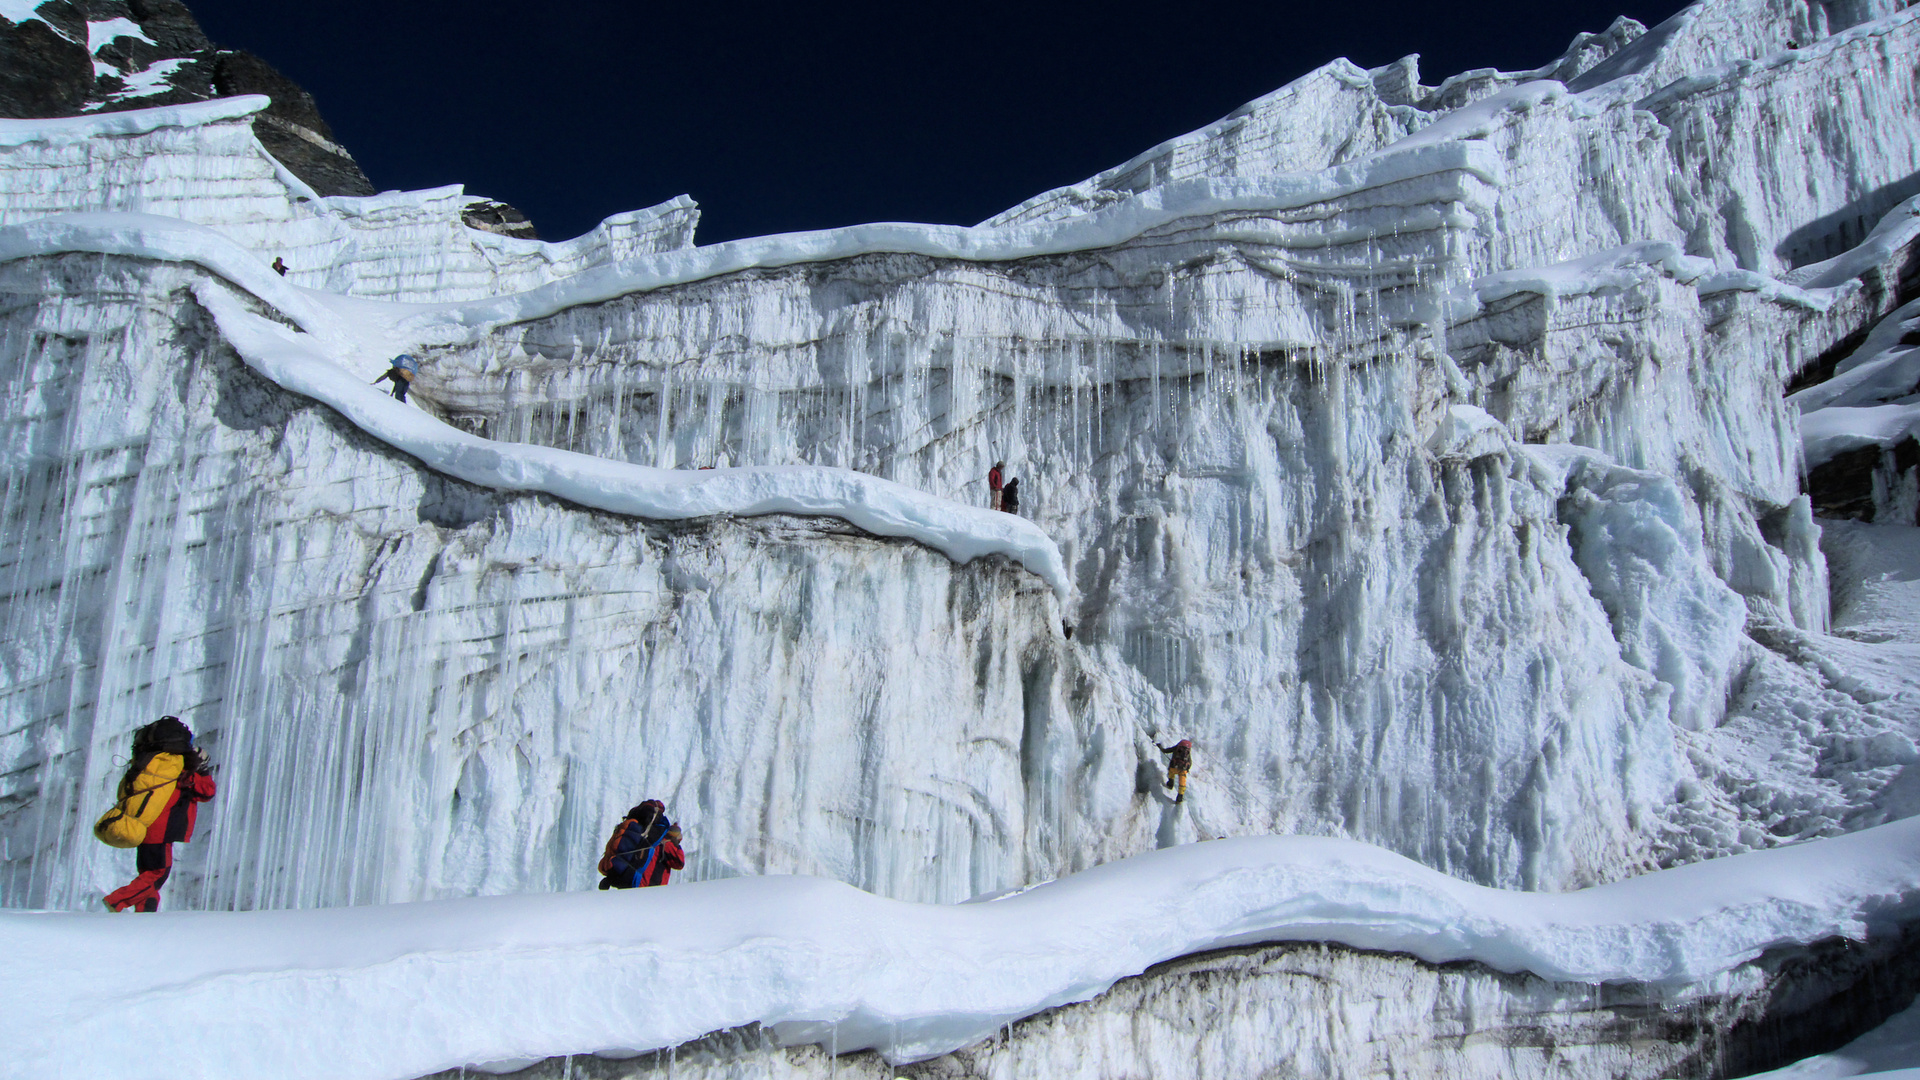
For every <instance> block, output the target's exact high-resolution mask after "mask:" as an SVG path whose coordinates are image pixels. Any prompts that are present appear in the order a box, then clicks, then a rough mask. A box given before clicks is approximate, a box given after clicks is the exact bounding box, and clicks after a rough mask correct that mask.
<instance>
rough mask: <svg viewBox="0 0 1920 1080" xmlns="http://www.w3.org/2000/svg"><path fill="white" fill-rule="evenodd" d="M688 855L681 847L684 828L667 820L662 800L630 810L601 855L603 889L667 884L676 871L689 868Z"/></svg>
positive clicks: (614, 828)
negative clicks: (681, 829)
mask: <svg viewBox="0 0 1920 1080" xmlns="http://www.w3.org/2000/svg"><path fill="white" fill-rule="evenodd" d="M686 865H687V853H686V852H685V851H683V850H681V848H680V826H678V825H675V824H674V823H673V822H671V821H668V820H667V807H666V804H664V803H662V802H661V801H660V800H658V799H648V800H647V801H646V802H643V803H641V804H640V805H638V806H636V807H634V808H633V809H631V810H628V811H627V816H626V817H624V818H622V819H621V820H620V824H618V825H615V826H614V827H613V835H612V836H610V837H608V838H607V848H606V851H605V853H604V854H602V855H601V856H600V873H601V874H602V875H604V876H603V877H601V879H600V887H601V888H602V889H642V888H647V887H649V886H653V885H665V884H666V883H667V880H668V879H669V878H670V877H672V876H673V872H674V871H675V870H681V869H685V867H686Z"/></svg>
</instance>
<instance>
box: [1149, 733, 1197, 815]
mask: <svg viewBox="0 0 1920 1080" xmlns="http://www.w3.org/2000/svg"><path fill="white" fill-rule="evenodd" d="M1153 745H1155V746H1158V747H1160V752H1161V753H1163V754H1172V755H1173V757H1172V758H1170V759H1168V761H1167V787H1168V789H1169V790H1171V789H1172V787H1173V782H1174V780H1176V779H1178V780H1179V781H1180V793H1179V794H1178V795H1175V796H1174V797H1173V801H1174V802H1185V801H1186V800H1187V770H1189V769H1191V768H1193V740H1192V739H1181V740H1180V741H1179V742H1177V743H1174V744H1173V745H1172V746H1160V744H1159V743H1157V742H1156V743H1154V744H1153Z"/></svg>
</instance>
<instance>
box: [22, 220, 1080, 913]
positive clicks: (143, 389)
mask: <svg viewBox="0 0 1920 1080" xmlns="http://www.w3.org/2000/svg"><path fill="white" fill-rule="evenodd" d="M199 276H200V272H198V271H197V270H195V269H193V268H186V267H181V268H172V267H167V266H165V265H164V264H158V265H156V264H146V263H140V262H136V261H132V260H120V259H109V258H105V257H101V256H90V255H67V256H60V257H56V258H48V259H40V260H31V261H17V262H12V263H8V264H6V265H5V266H4V267H0V277H4V285H0V290H3V291H4V292H5V293H6V294H7V295H9V296H11V297H13V298H15V301H16V303H14V304H13V305H10V307H9V310H8V311H7V314H6V317H5V325H4V329H0V335H3V339H4V340H5V341H6V342H7V348H6V349H5V355H6V356H7V357H8V358H9V363H8V366H7V369H6V372H5V385H7V386H8V387H9V390H10V392H11V394H12V398H11V400H13V401H15V402H20V403H27V407H26V408H25V409H23V410H22V411H20V412H19V413H16V414H15V416H14V417H13V419H12V420H11V422H10V423H9V424H8V425H7V429H8V434H7V462H8V469H7V483H6V487H5V492H4V502H3V503H0V517H3V518H4V520H5V521H6V529H7V533H8V535H10V536H14V537H16V538H17V541H16V543H14V544H12V545H9V551H8V554H7V557H6V560H5V563H4V565H0V581H4V582H5V586H4V588H5V595H6V596H7V597H8V598H9V601H8V604H7V605H6V609H5V613H4V619H5V624H4V631H0V638H4V639H5V642H6V645H5V646H4V648H5V657H6V670H7V672H8V680H7V693H6V695H5V701H6V708H7V709H8V713H9V716H10V717H11V718H12V719H11V720H10V722H9V725H8V730H9V732H10V734H9V735H8V737H7V744H6V753H7V760H8V761H9V762H10V763H11V766H12V768H13V769H14V770H16V771H15V772H14V773H13V779H12V780H11V781H10V787H9V789H8V790H9V795H10V803H11V805H12V806H14V807H15V812H14V813H12V814H10V815H8V816H7V818H6V822H5V826H4V829H5V836H6V844H7V847H6V851H7V860H6V863H5V879H4V884H0V889H4V891H5V894H6V895H7V897H8V898H9V903H12V904H16V905H17V904H23V903H24V904H33V905H41V904H48V905H53V906H73V905H84V904H87V903H89V902H91V900H92V894H93V893H95V892H98V891H99V890H100V889H102V888H104V887H108V886H110V885H111V884H112V883H113V881H114V879H115V878H116V877H119V876H124V874H123V870H124V868H123V867H121V866H119V865H118V864H119V863H121V862H124V861H125V860H124V858H122V857H120V853H118V852H113V851H110V850H108V849H106V848H104V847H101V846H100V845H99V844H97V843H96V842H94V841H93V840H92V839H91V838H90V837H89V836H88V834H87V832H86V827H87V825H88V824H89V823H90V820H91V818H92V817H93V816H94V815H95V814H97V813H98V810H97V808H95V807H94V806H93V805H92V804H93V803H94V802H97V801H99V795H100V793H101V792H103V791H106V790H108V788H109V787H110V786H111V780H112V777H113V776H116V775H117V771H118V767H119V764H120V762H121V759H120V758H119V757H117V756H116V755H119V754H123V753H124V747H123V746H122V744H123V743H124V742H125V739H126V732H127V731H128V730H130V729H131V727H132V726H133V725H135V724H138V723H140V722H141V718H143V717H145V716H146V714H148V713H150V712H154V711H155V710H167V709H172V710H174V711H177V712H181V713H183V714H184V715H188V716H192V717H194V718H196V720H197V724H198V727H199V729H200V730H201V732H202V738H203V741H205V742H206V743H207V744H208V746H209V750H210V752H212V753H216V754H218V755H219V757H220V760H221V761H222V762H223V763H224V764H223V767H222V771H221V774H220V782H221V784H222V787H223V790H222V794H221V801H220V803H219V805H220V806H221V808H222V809H223V810H226V811H228V813H229V815H230V816H227V817H223V818H220V819H218V820H219V821H220V822H221V824H218V825H215V826H214V827H213V828H211V829H210V830H209V831H208V833H207V835H206V836H205V837H203V838H202V839H201V840H199V841H197V842H196V843H195V844H193V845H191V846H190V847H188V848H184V849H182V852H181V854H182V858H181V863H180V866H181V870H180V871H179V873H178V874H177V875H176V881H179V883H180V884H179V886H175V885H170V886H169V888H170V889H175V888H179V892H178V893H177V895H178V896H179V897H180V898H181V902H183V903H187V904H189V905H191V906H212V907H230V906H232V907H242V908H251V907H278V906H304V905H311V904H315V903H352V902H368V901H382V900H402V899H413V898H419V897H426V896H439V895H465V894H470V893H475V892H508V891H519V890H525V889H539V890H547V889H580V888H588V887H591V885H592V884H593V881H594V880H595V877H596V875H595V874H594V872H593V867H592V863H593V861H594V857H595V856H594V855H593V854H592V853H593V852H595V851H597V849H598V847H599V845H600V843H601V842H602V840H604V835H603V834H604V832H605V830H606V828H607V826H608V822H609V821H611V820H614V819H615V818H617V816H618V814H619V813H620V812H621V811H622V810H624V809H625V808H626V807H627V806H630V805H632V803H633V802H635V801H637V800H638V799H639V798H641V797H644V796H645V795H654V796H659V797H663V798H665V799H667V800H668V801H669V803H670V805H672V806H673V807H674V809H675V813H676V816H678V817H680V818H682V820H684V821H685V822H686V824H687V826H688V829H689V832H690V833H691V834H692V835H693V836H694V838H695V839H694V840H693V842H692V848H693V855H694V859H693V864H692V872H693V873H695V874H699V875H702V876H724V875H726V874H729V873H734V872H748V871H752V872H769V871H771V872H777V871H782V870H785V871H805V872H809V873H818V874H823V875H826V876H830V877H835V878H840V879H842V880H847V881H861V882H868V883H871V886H872V887H873V888H875V889H877V890H879V891H882V892H885V893H888V894H892V895H902V896H918V897H925V898H934V897H939V898H951V897H955V896H968V895H973V894H974V893H976V892H981V891H987V890H990V889H995V888H1001V887H1004V886H1005V885H1006V884H1007V883H1009V882H1020V881H1024V880H1027V879H1028V878H1029V877H1031V876H1032V874H1033V871H1032V869H1031V868H1029V867H1028V866H1027V865H1026V862H1027V854H1026V852H1027V846H1026V841H1027V833H1028V830H1029V827H1030V826H1029V823H1028V822H1027V820H1026V817H1025V815H1024V814H1023V812H1022V806H1023V801H1024V800H1023V799H1022V797H1021V795H1020V792H1021V790H1022V788H1023V785H1024V784H1025V783H1026V782H1027V781H1026V777H1025V773H1024V771H1023V770H1024V768H1025V767H1026V763H1025V759H1024V757H1023V755H1024V753H1025V750H1026V747H1025V746H1024V745H1023V741H1022V731H1023V725H1025V724H1027V723H1029V722H1030V720H1029V718H1030V717H1044V716H1045V715H1046V714H1047V713H1048V711H1049V709H1051V708H1057V706H1056V705H1054V703H1053V702H1052V701H1051V699H1050V696H1049V695H1051V694H1052V693H1053V691H1052V689H1051V686H1050V684H1046V683H1044V682H1039V681H1036V675H1035V672H1036V670H1039V669H1040V668H1041V667H1043V666H1045V665H1047V664H1050V663H1051V664H1053V665H1055V666H1057V664H1058V661H1057V660H1053V659H1050V658H1051V657H1052V655H1053V653H1054V652H1055V651H1056V650H1057V648H1058V645H1057V638H1058V628H1057V626H1056V625H1054V623H1053V620H1052V618H1051V617H1050V616H1049V615H1048V612H1050V611H1051V610H1052V605H1053V599H1052V593H1051V590H1050V589H1049V588H1048V587H1047V586H1046V585H1045V583H1044V582H1043V581H1040V580H1039V579H1037V578H1034V577H1033V576H1031V575H1030V574H1028V573H1027V572H1025V571H1024V570H1020V569H1018V568H1016V567H1014V566H1012V565H1010V564H1007V563H1005V562H1004V561H998V560H991V561H985V562H976V563H973V564H970V565H968V566H964V567H961V566H955V565H954V564H952V563H951V562H950V561H949V560H948V559H947V558H946V557H944V556H942V555H940V554H938V553H935V552H932V551H930V550H929V549H926V548H924V547H921V546H918V545H914V544H910V543H907V542H904V541H890V540H882V539H875V538H873V537H870V536H865V535H861V534H859V533H857V532H855V531H854V530H852V529H850V528H849V527H847V526H845V525H844V524H841V523H838V522H833V521H828V520H824V519H800V518H785V519H755V520H754V521H752V522H737V523H736V522H731V521H727V520H720V521H714V522H709V523H705V524H698V523H696V524H690V525H663V526H649V525H647V524H645V523H643V522H636V521H634V520H632V519H625V518H619V517H614V516H611V515H605V514H597V513H592V512H588V511H584V510H581V509H578V508H575V507H570V506H567V505H564V504H561V503H558V502H556V501H554V500H551V499H547V498H541V497H532V496H521V497H512V496H506V495H500V494H496V493H493V492H489V491H485V490H482V489H478V488H474V487H471V486H469V485H466V484H462V483H460V482H458V481H454V480H450V479H447V478H445V477H443V476H439V475H436V474H434V473H432V472H430V471H428V470H426V469H424V468H423V467H421V466H420V465H419V464H418V463H417V462H415V461H413V460H411V459H409V458H406V457H404V456H402V455H399V454H397V453H395V452H393V451H391V450H390V449H388V448H386V447H384V446H381V445H380V444H377V443H374V442H373V441H372V440H370V439H368V438H367V437H366V436H365V435H363V434H361V433H360V432H358V431H357V430H355V429H353V428H352V427H351V426H349V425H347V424H346V423H345V422H344V421H343V420H342V419H341V418H340V417H339V416H338V415H337V414H335V413H333V412H332V411H331V410H327V409H324V408H321V407H319V406H316V405H315V404H313V403H312V402H310V401H308V400H306V399H302V398H297V397H294V396H292V395H289V394H287V393H286V392H284V391H281V390H279V389H278V388H277V387H274V386H272V385H271V384H268V383H265V382H264V381H263V380H261V379H259V378H258V377H257V376H254V375H253V374H252V373H251V372H250V371H248V370H247V369H246V368H245V367H244V366H242V365H241V364H240V363H239V361H238V360H237V358H236V357H235V356H234V355H233V353H232V351H231V350H230V349H229V348H227V347H226V346H224V345H223V344H222V343H221V341H220V339H219V335H218V333H217V332H216V330H215V328H214V323H213V321H212V319H211V317H210V316H209V315H208V314H207V313H206V312H204V311H201V310H199V309H198V308H197V307H196V306H195V304H194V302H193V301H192V300H191V292H190V290H189V289H188V286H189V285H190V284H191V282H192V281H193V280H194V279H195V278H197V277H199ZM23 296H32V297H34V298H35V302H32V303H25V304H22V303H19V302H18V300H19V298H21V297H23ZM126 297H146V298H149V299H147V300H145V301H139V300H128V299H126ZM154 298H171V299H170V300H157V299H154ZM41 599H44V600H49V601H52V606H51V607H49V606H47V605H45V604H43V603H40V602H37V601H38V600H41ZM155 643H161V644H159V646H158V647H155ZM36 672H37V673H39V674H38V675H37V676H36V675H34V674H32V673H36ZM903 672H905V673H911V676H912V677H911V678H906V679H902V678H897V677H895V673H903ZM935 720H937V721H938V722H937V723H935V722H933V721H935ZM22 806H27V807H32V808H33V812H31V813H25V814H23V813H19V812H18V809H19V808H20V807H22ZM210 820H211V819H210ZM913 837H917V838H918V840H917V841H915V840H912V839H910V838H913ZM180 875H184V880H182V879H181V876H180Z"/></svg>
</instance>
